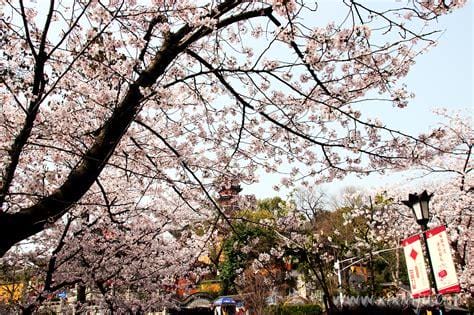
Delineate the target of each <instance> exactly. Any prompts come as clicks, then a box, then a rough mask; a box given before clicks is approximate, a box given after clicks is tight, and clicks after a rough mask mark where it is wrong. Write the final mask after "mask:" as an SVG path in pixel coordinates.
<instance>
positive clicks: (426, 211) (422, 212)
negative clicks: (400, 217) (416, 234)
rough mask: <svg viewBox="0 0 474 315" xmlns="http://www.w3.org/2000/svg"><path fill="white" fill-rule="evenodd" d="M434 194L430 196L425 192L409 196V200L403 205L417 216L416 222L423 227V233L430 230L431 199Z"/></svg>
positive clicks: (403, 201) (404, 201)
mask: <svg viewBox="0 0 474 315" xmlns="http://www.w3.org/2000/svg"><path fill="white" fill-rule="evenodd" d="M432 196H433V194H428V193H427V192H426V190H424V191H423V192H422V193H421V194H419V195H418V194H417V193H414V194H408V200H402V203H403V204H404V205H405V206H407V207H409V208H410V209H411V210H412V211H413V213H414V214H415V218H416V222H417V223H418V224H419V225H421V227H422V229H423V231H426V230H427V229H428V221H429V220H430V207H429V203H430V199H431V197H432Z"/></svg>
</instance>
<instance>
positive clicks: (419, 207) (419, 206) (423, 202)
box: [402, 190, 445, 314]
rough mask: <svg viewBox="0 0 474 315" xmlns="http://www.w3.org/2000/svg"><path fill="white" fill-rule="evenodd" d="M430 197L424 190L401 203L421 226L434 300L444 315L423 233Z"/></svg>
mask: <svg viewBox="0 0 474 315" xmlns="http://www.w3.org/2000/svg"><path fill="white" fill-rule="evenodd" d="M431 197H433V194H428V193H427V192H426V190H424V191H423V192H422V193H421V194H419V195H418V194H417V193H414V194H408V200H402V203H403V204H404V205H405V206H407V207H409V208H410V209H411V210H412V211H413V213H414V214H415V219H416V222H417V223H418V224H419V225H420V226H421V230H422V231H423V233H422V234H423V239H424V241H425V245H426V253H427V254H428V263H429V264H430V270H431V274H432V275H433V280H434V289H435V293H436V298H437V299H438V302H439V304H440V311H441V314H444V313H445V308H444V305H443V296H442V295H440V294H439V292H438V286H437V285H436V280H435V277H434V272H433V263H432V262H431V256H430V249H429V248H428V243H427V241H426V233H425V231H426V230H428V221H429V220H430V207H429V204H430V199H431Z"/></svg>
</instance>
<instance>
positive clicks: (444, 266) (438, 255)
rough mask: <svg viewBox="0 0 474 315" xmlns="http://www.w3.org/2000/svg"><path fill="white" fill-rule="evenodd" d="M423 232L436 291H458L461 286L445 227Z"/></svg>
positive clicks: (441, 292)
mask: <svg viewBox="0 0 474 315" xmlns="http://www.w3.org/2000/svg"><path fill="white" fill-rule="evenodd" d="M425 233H426V246H428V249H429V252H430V256H431V264H432V265H433V273H434V277H435V281H436V286H437V288H438V292H439V293H440V294H447V293H455V292H460V291H461V287H460V286H459V282H458V278H457V276H456V268H455V267H454V263H453V258H452V256H451V251H450V247H449V241H448V234H447V233H446V228H445V227H444V226H438V227H436V228H433V229H431V230H428V231H426V232H425Z"/></svg>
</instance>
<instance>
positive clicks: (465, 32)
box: [242, 1, 474, 199]
mask: <svg viewBox="0 0 474 315" xmlns="http://www.w3.org/2000/svg"><path fill="white" fill-rule="evenodd" d="M322 5H324V6H327V5H329V1H323V2H322ZM329 10H331V8H329ZM473 13H474V8H473V5H472V2H468V4H467V5H466V6H465V7H464V8H462V9H461V10H457V11H455V12H454V13H452V14H449V15H447V16H443V17H441V18H440V19H439V20H438V27H437V29H439V30H444V32H443V33H441V34H440V37H439V40H438V45H437V46H436V47H434V48H432V49H431V50H430V51H429V52H428V53H426V54H424V55H421V56H418V59H417V60H416V64H415V65H414V67H413V68H412V70H411V72H410V73H409V75H408V76H407V78H406V79H405V81H404V82H405V83H406V84H407V85H408V90H409V91H413V92H414V93H415V94H416V97H415V98H414V99H413V100H411V102H410V103H409V105H408V107H407V108H406V109H403V110H390V109H388V110H389V112H385V113H384V112H382V113H380V114H379V116H381V117H382V120H383V121H385V122H387V123H389V124H390V126H391V127H398V128H401V129H403V130H405V131H407V132H409V133H412V134H413V133H415V134H417V133H420V132H423V131H427V130H428V128H429V127H430V126H433V125H435V124H436V119H437V117H436V116H435V115H434V114H433V113H432V112H431V110H432V109H433V108H439V107H445V108H448V109H453V110H456V109H466V110H467V111H469V112H470V115H471V118H472V116H473V114H474V107H473V99H474V91H473V86H474V84H473V73H474V63H473V37H474V33H473V28H474V25H473V15H474V14H473ZM384 116H386V117H384ZM387 117H390V119H389V120H387ZM398 180H400V176H393V175H392V176H387V175H386V176H380V175H372V176H369V177H366V178H363V179H359V178H355V176H349V177H348V178H346V179H345V180H343V181H342V182H333V183H329V184H326V185H324V187H323V189H325V190H327V191H328V192H329V193H333V194H334V193H337V192H338V191H339V190H340V189H341V188H343V187H345V186H361V187H365V188H371V187H374V188H376V187H380V186H381V185H386V184H389V183H390V182H393V181H398ZM279 182H280V177H279V176H278V175H268V174H262V175H261V181H260V183H258V184H253V185H251V186H246V185H242V188H243V189H244V190H243V191H242V194H255V195H256V197H257V198H259V199H260V198H267V197H272V196H277V195H278V196H280V197H283V198H285V197H286V195H287V194H288V192H289V191H288V190H284V189H282V190H281V191H280V192H275V191H274V190H273V189H272V186H273V185H274V184H278V183H279Z"/></svg>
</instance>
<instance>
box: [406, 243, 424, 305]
mask: <svg viewBox="0 0 474 315" xmlns="http://www.w3.org/2000/svg"><path fill="white" fill-rule="evenodd" d="M402 246H403V252H404V254H405V260H406V263H407V269H408V277H409V279H410V289H411V294H412V296H413V298H415V299H416V298H419V297H423V296H429V295H431V288H430V281H429V278H428V273H427V272H426V265H425V258H424V256H423V250H422V248H421V241H420V235H413V236H411V237H409V238H407V239H405V240H403V241H402Z"/></svg>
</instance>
